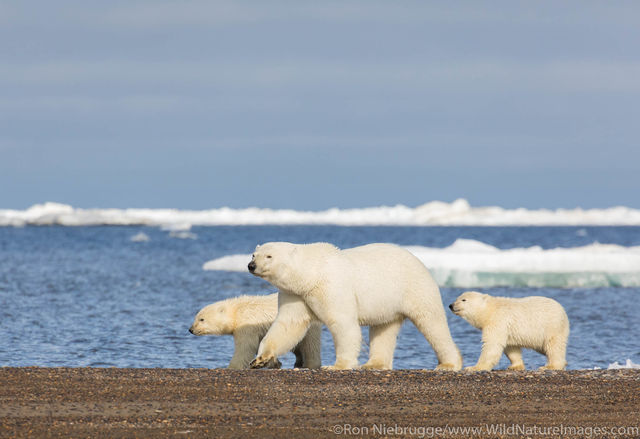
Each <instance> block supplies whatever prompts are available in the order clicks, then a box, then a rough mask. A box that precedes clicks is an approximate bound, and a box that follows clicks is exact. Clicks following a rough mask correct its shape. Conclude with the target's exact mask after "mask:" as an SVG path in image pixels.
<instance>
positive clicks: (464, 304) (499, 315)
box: [450, 291, 569, 370]
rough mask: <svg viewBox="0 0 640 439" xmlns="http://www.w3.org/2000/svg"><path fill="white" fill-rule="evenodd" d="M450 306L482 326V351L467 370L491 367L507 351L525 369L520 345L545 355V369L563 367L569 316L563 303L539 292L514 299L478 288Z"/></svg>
mask: <svg viewBox="0 0 640 439" xmlns="http://www.w3.org/2000/svg"><path fill="white" fill-rule="evenodd" d="M450 308H451V310H452V311H453V312H454V313H455V314H457V315H459V316H460V317H462V318H463V319H465V320H466V321H467V322H469V323H471V325H473V326H475V327H476V328H478V329H481V330H482V353H481V354H480V358H479V359H478V363H477V364H476V365H475V366H472V367H468V368H467V369H468V370H491V369H493V368H494V367H495V366H496V365H497V364H498V362H499V361H500V357H501V356H502V353H503V352H504V353H505V354H506V355H507V357H508V358H509V361H511V366H510V367H509V369H514V370H523V369H524V368H525V366H524V362H523V361H522V353H521V348H528V349H534V350H536V351H537V352H539V353H541V354H543V355H546V357H547V364H546V365H545V366H543V367H542V368H543V369H564V368H565V367H566V365H567V362H566V359H565V354H566V350H567V340H568V338H569V319H568V317H567V314H566V313H565V311H564V308H563V307H562V305H560V304H559V303H558V302H556V301H555V300H553V299H549V298H547V297H540V296H531V297H524V298H521V299H513V298H509V297H493V296H490V295H488V294H482V293H478V292H475V291H468V292H466V293H463V294H461V295H460V297H458V298H457V299H456V301H455V302H454V303H452V304H451V307H450Z"/></svg>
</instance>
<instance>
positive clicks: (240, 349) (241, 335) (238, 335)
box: [228, 329, 260, 369]
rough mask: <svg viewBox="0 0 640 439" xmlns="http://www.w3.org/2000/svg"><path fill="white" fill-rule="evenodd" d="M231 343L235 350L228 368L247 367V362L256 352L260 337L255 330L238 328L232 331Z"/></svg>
mask: <svg viewBox="0 0 640 439" xmlns="http://www.w3.org/2000/svg"><path fill="white" fill-rule="evenodd" d="M233 344H234V347H235V350H234V352H233V357H231V362H230V363H229V366H228V368H229V369H248V368H249V363H250V362H251V360H252V359H253V357H255V355H256V352H258V345H259V344H260V337H259V336H258V334H256V333H255V331H247V330H242V329H239V330H237V331H235V332H234V333H233Z"/></svg>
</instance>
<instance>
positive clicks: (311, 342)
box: [189, 293, 322, 369]
mask: <svg viewBox="0 0 640 439" xmlns="http://www.w3.org/2000/svg"><path fill="white" fill-rule="evenodd" d="M277 313H278V293H275V294H270V295H268V296H239V297H234V298H231V299H226V300H221V301H219V302H215V303H212V304H211V305H207V306H205V307H204V308H202V309H201V310H200V311H199V312H198V314H196V317H195V319H194V320H193V324H192V325H191V327H190V328H189V332H191V333H192V334H195V335H233V341H234V345H235V351H234V353H233V357H232V358H231V362H230V363H229V369H248V368H249V362H250V361H251V360H252V359H253V358H254V357H255V356H256V353H257V352H258V345H259V343H260V340H262V338H263V337H264V335H265V334H266V333H267V330H268V329H269V326H271V324H272V323H273V321H274V320H275V318H276V314H277ZM321 330H322V325H321V324H315V325H312V326H311V327H310V328H309V331H308V332H307V334H306V335H305V337H304V338H302V340H300V343H298V344H297V345H296V346H292V349H291V350H292V351H293V353H294V354H295V355H296V363H295V366H294V367H306V368H309V369H317V368H319V367H320V365H321V364H320V363H321V358H320V356H321V355H320V354H321V340H320V337H321ZM283 353H284V352H283ZM280 365H281V363H280V361H278V359H277V358H274V359H273V361H272V362H271V363H270V364H269V365H268V367H272V368H279V367H280Z"/></svg>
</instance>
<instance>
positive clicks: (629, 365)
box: [607, 358, 640, 369]
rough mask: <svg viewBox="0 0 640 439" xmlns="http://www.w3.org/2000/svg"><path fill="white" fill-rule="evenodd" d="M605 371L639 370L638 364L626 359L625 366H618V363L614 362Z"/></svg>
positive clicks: (639, 365)
mask: <svg viewBox="0 0 640 439" xmlns="http://www.w3.org/2000/svg"><path fill="white" fill-rule="evenodd" d="M607 369H640V364H636V363H634V362H633V361H631V359H630V358H627V361H626V363H625V364H618V362H617V361H616V362H615V363H611V364H609V367H607Z"/></svg>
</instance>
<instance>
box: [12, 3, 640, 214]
mask: <svg viewBox="0 0 640 439" xmlns="http://www.w3.org/2000/svg"><path fill="white" fill-rule="evenodd" d="M639 41H640V3H638V2H636V1H626V2H625V1H618V2H604V1H601V2H591V1H565V2H557V1H538V2H531V1H526V2H521V1H494V2H475V1H468V2H457V1H456V2H429V1H415V2H412V1H403V2H387V1H324V2H310V1H309V2H307V1H298V2H295V1H286V2H285V1H255V2H250V1H243V2H235V1H229V2H217V1H171V2H169V1H157V0H156V1H135V0H128V1H109V2H104V1H73V2H72V1H65V0H62V1H56V2H47V1H31V2H11V1H0V54H1V56H2V58H1V59H2V63H0V208H25V207H28V206H30V205H32V204H34V203H39V202H44V201H58V202H63V203H69V204H72V205H74V206H77V207H175V208H194V209H202V208H212V207H221V206H230V207H248V206H260V207H273V208H295V209H313V210H316V209H324V208H328V207H334V206H337V207H364V206H377V205H395V204H399V203H400V204H406V205H410V206H415V205H419V204H422V203H424V202H427V201H430V200H443V201H452V200H453V199H456V198H459V197H463V198H467V199H468V200H469V201H470V202H471V204H472V205H476V206H478V205H501V206H504V207H520V206H523V207H530V208H536V207H548V208H556V207H576V206H582V207H607V206H613V205H627V206H631V207H640V196H638V193H640V143H639V141H638V139H639V138H640V44H638V42H639Z"/></svg>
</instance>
